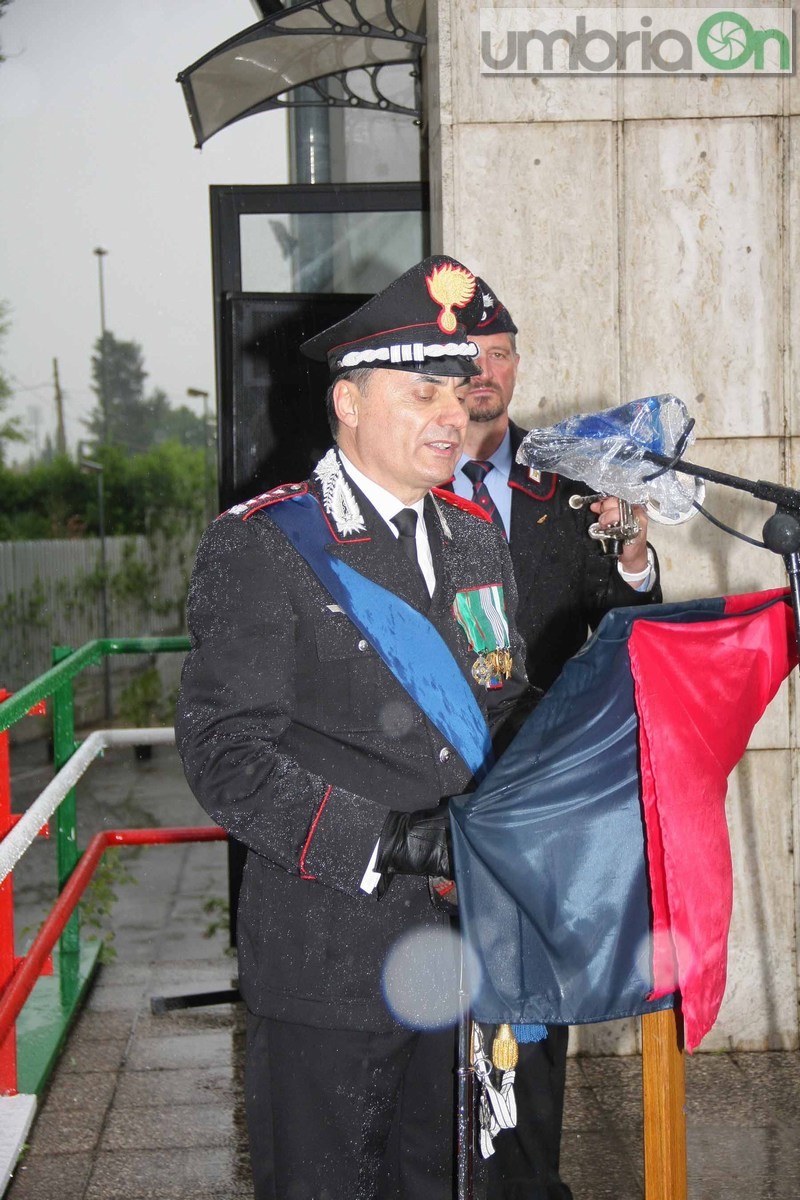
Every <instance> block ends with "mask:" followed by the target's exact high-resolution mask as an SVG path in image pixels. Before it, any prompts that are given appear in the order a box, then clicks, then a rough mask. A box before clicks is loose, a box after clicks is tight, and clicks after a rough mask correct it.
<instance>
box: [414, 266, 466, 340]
mask: <svg viewBox="0 0 800 1200" xmlns="http://www.w3.org/2000/svg"><path fill="white" fill-rule="evenodd" d="M425 282H426V284H427V285H428V292H429V294H430V297H431V300H433V301H435V303H436V304H439V305H441V309H442V311H441V312H440V313H439V315H438V317H437V318H436V324H437V325H438V326H439V328H440V329H441V331H442V333H448V334H452V333H455V331H456V329H457V328H458V321H457V320H456V316H455V313H454V312H453V309H454V308H464V307H465V306H466V305H467V304H469V302H470V300H471V299H472V297H473V296H474V295H475V289H476V288H477V286H478V285H477V281H476V279H475V276H474V275H473V274H472V272H471V271H468V270H467V268H466V267H455V266H451V265H450V264H449V263H444V264H443V265H442V266H441V267H434V269H433V270H432V271H431V273H430V275H426V276H425Z"/></svg>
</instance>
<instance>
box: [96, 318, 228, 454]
mask: <svg viewBox="0 0 800 1200" xmlns="http://www.w3.org/2000/svg"><path fill="white" fill-rule="evenodd" d="M92 379H93V381H94V382H93V391H94V393H95V395H96V396H97V399H98V405H97V407H96V408H95V409H94V410H93V411H92V413H91V416H90V417H89V419H88V421H86V422H85V424H86V427H87V428H88V430H89V432H90V433H91V434H92V436H93V438H94V439H95V441H96V442H97V443H98V444H99V445H106V446H119V447H122V448H123V449H125V450H128V451H133V453H135V454H141V453H144V452H145V451H147V450H149V449H150V448H151V447H153V446H158V445H160V444H161V443H163V442H167V441H179V442H181V444H182V445H185V446H193V447H196V448H199V447H201V446H203V445H204V444H205V443H204V430H203V422H202V420H201V419H200V418H198V417H196V416H194V414H193V413H192V412H191V411H190V410H189V409H187V408H185V407H182V408H180V409H178V410H177V411H176V410H174V409H173V408H171V407H170V403H169V399H168V398H167V395H166V393H165V392H163V391H162V390H161V389H160V388H156V389H155V390H154V391H153V392H151V394H150V395H149V396H147V395H145V386H144V385H145V380H146V379H147V371H146V370H145V368H144V356H143V354H142V348H141V346H140V345H139V343H138V342H123V341H120V340H119V339H118V338H116V337H115V336H114V334H113V333H110V332H109V331H108V330H106V332H105V334H104V335H103V337H99V338H98V339H97V341H96V342H95V353H94V354H93V355H92Z"/></svg>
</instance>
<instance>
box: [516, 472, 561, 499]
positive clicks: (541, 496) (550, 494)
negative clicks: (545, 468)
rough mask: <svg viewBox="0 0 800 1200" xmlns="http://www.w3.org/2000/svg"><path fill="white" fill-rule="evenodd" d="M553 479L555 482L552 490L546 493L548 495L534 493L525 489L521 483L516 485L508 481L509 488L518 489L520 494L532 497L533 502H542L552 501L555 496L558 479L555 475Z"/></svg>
mask: <svg viewBox="0 0 800 1200" xmlns="http://www.w3.org/2000/svg"><path fill="white" fill-rule="evenodd" d="M551 478H552V480H553V485H552V487H551V488H550V491H549V492H546V493H544V492H532V491H530V490H529V489H528V488H526V487H524V486H523V485H522V484H521V483H514V482H512V480H510V479H509V481H508V486H509V487H512V488H516V489H517V491H519V492H524V493H525V495H526V496H530V498H531V500H542V501H544V500H552V498H553V496H554V495H555V491H556V483H557V482H558V479H557V476H555V475H553V476H551Z"/></svg>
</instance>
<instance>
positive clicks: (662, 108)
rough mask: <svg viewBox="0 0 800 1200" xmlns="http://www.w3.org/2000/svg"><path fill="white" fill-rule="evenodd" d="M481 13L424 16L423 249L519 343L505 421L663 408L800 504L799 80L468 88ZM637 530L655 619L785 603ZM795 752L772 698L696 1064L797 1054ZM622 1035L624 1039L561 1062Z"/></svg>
mask: <svg viewBox="0 0 800 1200" xmlns="http://www.w3.org/2000/svg"><path fill="white" fill-rule="evenodd" d="M487 2H488V0H487ZM501 2H502V0H495V2H494V7H500V6H501ZM508 7H514V5H513V4H509V5H508ZM480 8H481V3H480V0H428V31H429V49H428V54H427V66H426V73H427V78H426V86H427V92H426V94H427V113H428V138H429V145H430V173H431V191H432V210H433V249H434V250H444V251H446V252H448V253H451V254H454V255H455V256H456V257H458V258H460V259H462V260H463V261H464V262H466V263H467V264H468V265H469V266H470V267H471V268H472V269H473V270H475V271H476V272H477V273H478V274H481V275H484V276H485V278H486V279H487V280H488V281H489V282H490V283H491V284H492V286H493V287H495V288H496V290H497V291H498V293H499V294H500V296H501V298H502V299H503V301H504V303H506V304H507V306H508V308H509V309H510V311H511V312H512V313H513V314H514V318H515V320H516V321H517V323H518V324H519V326H520V337H519V348H520V352H521V355H522V361H521V366H520V375H519V381H518V385H517V393H516V396H515V400H514V407H513V410H512V411H513V415H514V416H515V418H516V419H517V420H518V421H519V422H520V423H522V424H526V425H538V426H547V425H551V424H553V423H554V422H555V421H557V420H560V419H561V418H563V417H565V416H568V415H570V414H571V413H574V412H578V411H591V410H593V409H597V408H603V407H608V406H611V405H615V404H620V403H623V402H625V401H627V400H631V399H634V398H635V397H637V396H643V395H650V394H654V393H658V392H673V393H674V394H675V395H677V396H680V397H681V398H682V399H683V400H684V401H685V403H686V405H687V407H688V409H689V412H690V415H692V416H693V417H695V419H696V433H697V440H696V442H695V444H694V446H693V447H692V449H691V453H690V454H689V455H688V456H687V457H689V458H690V460H691V461H694V462H697V463H701V464H703V465H706V466H710V467H714V468H716V469H718V470H724V471H727V472H731V473H733V474H737V475H741V476H744V477H745V478H747V479H751V480H756V479H766V480H773V481H777V482H781V483H786V484H789V485H790V486H800V470H799V468H800V440H799V438H800V429H799V428H798V422H799V420H800V415H799V414H798V408H797V405H796V403H795V402H794V397H795V395H796V392H797V388H798V384H799V383H800V380H798V362H799V361H800V355H796V354H795V353H794V346H793V344H794V341H795V340H796V337H795V335H796V332H797V326H798V315H797V314H798V312H800V271H798V267H800V208H799V207H798V204H799V203H800V182H798V173H797V171H796V170H794V171H792V169H791V165H792V163H793V162H795V161H796V159H797V155H798V149H800V83H798V81H797V78H796V76H795V77H793V78H791V79H790V78H780V77H769V78H767V77H764V78H759V77H758V76H752V77H734V76H731V77H728V76H709V77H700V76H695V77H691V78H680V77H677V76H670V77H667V76H661V77H657V78H649V77H638V78H628V79H622V78H619V79H614V78H609V77H598V76H588V77H587V76H581V77H566V76H562V77H535V76H515V77H512V76H504V77H500V76H488V75H481V73H480V60H479V33H478V31H479V14H480ZM706 503H707V505H708V507H709V508H710V509H711V511H712V512H713V513H714V514H715V515H716V516H718V517H719V518H720V519H722V520H723V521H725V522H726V523H728V524H730V525H733V526H735V527H736V528H737V529H740V530H742V531H743V532H745V533H747V534H749V535H750V536H751V537H760V533H761V528H762V526H763V523H764V521H765V519H766V518H767V517H768V516H769V515H770V513H771V512H772V508H771V507H770V506H769V505H766V504H764V503H762V502H760V501H756V500H754V499H752V498H751V497H750V496H748V495H746V494H745V493H741V492H736V491H732V490H730V489H728V488H723V487H720V486H715V485H709V487H708V490H707V495H706ZM651 533H652V537H651V540H652V541H653V543H654V544H655V545H656V547H657V549H658V551H659V555H660V558H661V562H662V567H663V579H664V591H665V594H666V595H667V596H668V597H669V598H671V599H688V598H691V597H693V596H700V595H703V596H709V595H719V594H723V593H727V592H745V591H749V590H753V589H760V588H765V587H777V586H782V585H783V584H784V583H785V578H786V577H785V571H784V565H783V562H782V560H781V559H780V558H779V557H777V556H775V555H772V554H770V553H769V552H768V551H766V550H763V549H759V548H756V547H753V546H750V545H748V544H746V543H744V542H741V541H738V540H735V539H734V538H732V537H730V536H729V535H726V534H724V533H722V532H720V531H719V530H717V529H715V528H714V527H713V526H711V525H710V524H708V523H707V522H706V521H704V519H703V518H702V517H699V516H698V517H695V518H694V519H693V520H692V521H690V522H688V523H687V524H685V525H682V526H680V527H676V528H668V527H665V526H651ZM797 740H798V728H797V695H796V681H795V679H792V680H791V681H790V682H789V683H788V684H786V685H784V687H783V688H782V690H781V692H780V694H779V696H778V697H777V699H776V700H775V701H774V702H773V704H772V705H771V706H770V709H769V710H768V712H767V713H766V714H765V716H764V718H763V719H762V721H761V723H760V724H759V726H758V727H757V729H756V731H755V733H754V736H753V738H752V740H751V743H750V748H749V749H748V752H747V754H746V755H745V758H744V760H743V761H742V763H741V764H740V766H739V767H738V768H737V770H736V771H735V772H734V774H733V776H732V777H731V781H730V788H729V797H728V816H729V825H730V830H731V840H732V850H733V858H734V867H735V899H734V913H733V922H732V928H731V937H730V945H729V951H730V953H729V982H728V987H727V992H726V997H725V1001H724V1004H723V1008H722V1011H721V1013H720V1017H719V1020H718V1022H717V1025H716V1026H715V1028H714V1030H713V1031H712V1032H711V1033H710V1034H709V1035H708V1036H707V1037H706V1039H705V1041H704V1042H703V1044H702V1046H701V1049H702V1050H717V1049H721V1048H732V1047H737V1048H743V1049H744V1048H747V1049H754V1048H755V1049H758V1048H779V1047H796V1046H797V1045H798V1016H797V1011H798V1009H797V999H798V994H797V992H798V989H797V930H798V907H797V894H798V892H797V889H798V875H797V871H796V868H795V863H794V857H793V845H794V840H795V838H796V836H797V832H798V817H799V815H800V809H799V805H798V791H799V789H798V778H797V774H798V773H797V755H796V747H797ZM636 1036H637V1033H636V1028H635V1025H634V1023H632V1022H631V1023H630V1024H626V1023H624V1022H622V1023H615V1024H613V1025H608V1026H601V1027H592V1028H588V1027H587V1028H584V1029H583V1030H581V1031H579V1032H578V1033H577V1034H576V1035H575V1037H573V1044H574V1047H580V1048H581V1049H597V1050H608V1049H618V1050H621V1051H625V1050H630V1049H631V1048H632V1047H633V1046H634V1045H635V1040H636Z"/></svg>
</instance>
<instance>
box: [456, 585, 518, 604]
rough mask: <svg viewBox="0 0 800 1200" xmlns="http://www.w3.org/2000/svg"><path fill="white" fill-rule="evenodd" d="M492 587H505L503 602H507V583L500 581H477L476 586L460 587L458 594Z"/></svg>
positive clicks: (481, 590) (461, 594)
mask: <svg viewBox="0 0 800 1200" xmlns="http://www.w3.org/2000/svg"><path fill="white" fill-rule="evenodd" d="M490 587H499V588H503V603H505V595H506V593H505V584H503V583H500V582H499V581H498V582H497V583H476V584H475V586H474V587H468V588H459V589H458V595H459V596H463V595H464V593H465V592H483V591H485V590H486V588H490ZM453 611H455V606H454V608H453Z"/></svg>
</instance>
